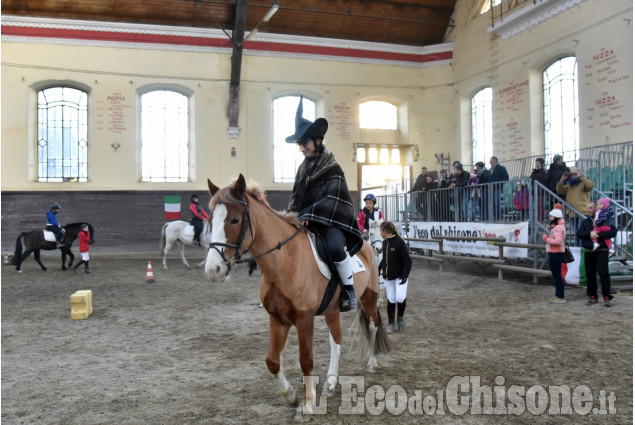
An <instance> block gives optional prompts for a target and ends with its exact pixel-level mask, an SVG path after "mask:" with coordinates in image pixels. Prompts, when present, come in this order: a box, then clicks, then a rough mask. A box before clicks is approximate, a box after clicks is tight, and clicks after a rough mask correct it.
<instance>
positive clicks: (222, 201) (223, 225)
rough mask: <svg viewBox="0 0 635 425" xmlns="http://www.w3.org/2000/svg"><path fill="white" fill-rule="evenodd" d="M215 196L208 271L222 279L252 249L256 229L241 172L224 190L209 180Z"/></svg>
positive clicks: (211, 192) (214, 279)
mask: <svg viewBox="0 0 635 425" xmlns="http://www.w3.org/2000/svg"><path fill="white" fill-rule="evenodd" d="M207 185H208V187H209V193H210V194H211V195H212V199H211V200H210V202H209V210H210V215H209V218H208V221H209V224H210V227H211V242H210V244H209V249H208V251H207V260H206V261H205V274H206V275H207V277H208V278H209V279H210V280H212V281H214V282H223V281H225V279H227V277H229V273H230V272H231V269H232V268H233V267H234V266H235V265H236V264H237V262H238V260H240V257H241V256H242V255H243V254H244V253H245V252H246V251H247V250H248V249H249V245H250V244H251V241H252V238H253V229H252V228H251V221H250V219H249V208H248V206H249V198H250V196H253V195H251V194H250V193H249V191H248V189H247V183H246V181H245V178H244V177H243V175H242V174H241V175H240V176H239V177H238V179H236V181H235V182H234V183H233V184H232V185H230V186H227V187H225V188H223V189H220V188H218V187H217V186H215V185H214V184H213V183H212V182H211V181H209V179H208V180H207Z"/></svg>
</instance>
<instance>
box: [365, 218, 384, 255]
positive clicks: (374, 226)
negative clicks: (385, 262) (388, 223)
mask: <svg viewBox="0 0 635 425" xmlns="http://www.w3.org/2000/svg"><path fill="white" fill-rule="evenodd" d="M380 225H381V221H379V220H377V221H376V220H369V221H368V243H369V244H370V246H372V247H373V249H374V250H375V252H376V253H377V254H381V244H382V242H383V241H384V238H383V237H382V236H381V231H380V229H379V226H380Z"/></svg>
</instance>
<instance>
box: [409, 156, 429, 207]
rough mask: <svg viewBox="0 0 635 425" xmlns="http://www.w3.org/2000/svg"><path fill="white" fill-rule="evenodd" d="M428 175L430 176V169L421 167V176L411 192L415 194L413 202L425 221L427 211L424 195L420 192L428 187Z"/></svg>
mask: <svg viewBox="0 0 635 425" xmlns="http://www.w3.org/2000/svg"><path fill="white" fill-rule="evenodd" d="M427 174H428V169H427V168H426V167H421V174H419V176H418V177H417V180H416V181H415V184H414V185H413V186H412V189H411V190H410V192H415V193H414V194H413V195H412V200H411V201H412V202H413V203H414V204H415V205H416V207H417V211H419V214H421V216H422V217H423V218H424V219H425V211H424V206H423V194H421V193H419V192H422V191H424V190H425V189H426V187H427V185H428V183H427V178H426V176H427Z"/></svg>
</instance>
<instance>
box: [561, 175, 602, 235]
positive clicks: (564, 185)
mask: <svg viewBox="0 0 635 425" xmlns="http://www.w3.org/2000/svg"><path fill="white" fill-rule="evenodd" d="M594 187H595V183H593V182H592V181H591V180H589V179H588V178H587V177H586V176H585V175H584V174H582V171H580V169H579V168H572V169H571V172H570V173H564V174H563V175H562V177H561V178H560V181H559V182H558V185H557V186H556V191H557V193H558V195H560V196H562V197H563V198H564V200H565V201H567V203H568V204H569V205H571V206H572V207H573V208H575V211H574V210H571V209H569V210H568V215H569V220H570V224H569V226H570V227H571V229H572V231H573V232H574V233H575V234H576V237H575V244H576V246H580V240H579V239H578V236H577V231H578V228H579V227H580V216H579V215H578V213H579V214H582V215H584V213H585V212H586V206H587V204H588V203H589V201H590V200H591V190H593V188H594Z"/></svg>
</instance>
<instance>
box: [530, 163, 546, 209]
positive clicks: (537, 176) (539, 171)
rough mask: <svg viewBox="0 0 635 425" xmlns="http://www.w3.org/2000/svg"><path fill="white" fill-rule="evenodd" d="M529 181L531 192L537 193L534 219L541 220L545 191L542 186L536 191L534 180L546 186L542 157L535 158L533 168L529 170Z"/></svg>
mask: <svg viewBox="0 0 635 425" xmlns="http://www.w3.org/2000/svg"><path fill="white" fill-rule="evenodd" d="M529 181H530V182H531V190H532V191H533V193H537V195H536V197H535V200H536V219H537V220H538V221H542V220H544V218H545V192H544V190H543V189H542V188H539V189H538V190H537V191H536V189H535V188H534V182H538V183H540V184H542V185H543V186H547V187H548V185H547V170H545V160H544V159H543V158H536V162H535V168H534V169H533V170H531V175H530V176H529Z"/></svg>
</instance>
